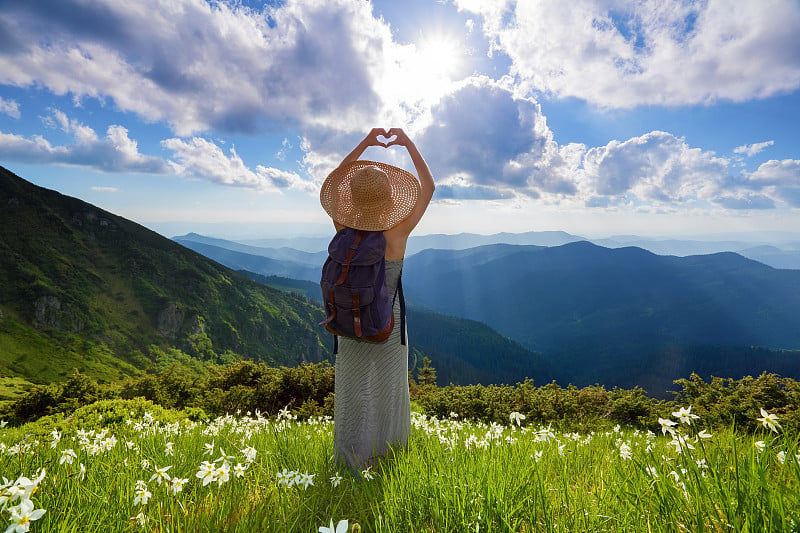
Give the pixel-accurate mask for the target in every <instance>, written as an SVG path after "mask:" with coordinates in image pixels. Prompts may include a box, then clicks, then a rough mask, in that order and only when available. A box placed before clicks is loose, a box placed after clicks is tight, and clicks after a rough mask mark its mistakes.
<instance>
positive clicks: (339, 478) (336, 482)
mask: <svg viewBox="0 0 800 533" xmlns="http://www.w3.org/2000/svg"><path fill="white" fill-rule="evenodd" d="M341 482H342V476H340V475H339V473H338V472H337V473H336V474H334V475H333V476H331V485H332V486H333V487H338V486H339V483H341Z"/></svg>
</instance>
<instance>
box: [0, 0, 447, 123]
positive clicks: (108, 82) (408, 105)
mask: <svg viewBox="0 0 800 533" xmlns="http://www.w3.org/2000/svg"><path fill="white" fill-rule="evenodd" d="M0 26H2V27H3V28H5V29H6V30H7V31H6V33H5V36H4V39H5V41H7V42H5V43H4V44H3V45H2V46H0V83H1V84H7V85H14V86H19V87H29V86H41V87H44V88H46V89H48V90H50V91H52V92H53V93H55V94H59V95H63V94H70V95H72V96H73V97H74V98H76V99H78V100H80V99H84V98H98V99H101V100H103V101H106V100H110V101H112V102H113V104H114V105H115V106H116V107H117V108H118V109H120V110H123V111H129V112H133V113H136V114H137V115H139V116H140V117H142V118H144V119H145V120H147V121H153V122H156V121H159V122H166V123H168V124H169V125H170V126H171V128H172V130H173V131H174V132H175V133H176V134H177V135H179V136H182V137H188V136H191V135H194V134H196V133H199V132H206V131H210V130H217V131H222V132H236V133H239V132H244V133H252V132H254V131H257V130H258V129H259V128H260V127H261V126H263V125H264V123H265V122H271V123H275V122H277V123H280V124H282V125H284V126H296V125H301V126H303V127H309V128H318V127H319V128H331V129H335V130H337V131H356V130H359V131H360V130H362V129H363V124H372V123H384V122H386V123H388V122H389V121H390V120H389V119H402V120H403V121H405V122H407V121H409V120H413V118H414V117H415V116H418V115H419V114H421V113H424V109H421V108H420V106H423V104H424V103H425V101H427V99H430V98H433V97H434V96H435V95H432V93H431V87H432V86H439V88H440V90H446V87H445V85H442V84H440V83H438V82H437V80H428V81H429V82H428V83H425V84H421V83H418V80H419V79H421V78H420V77H419V76H417V75H415V74H419V72H417V70H418V69H419V68H422V66H424V65H425V64H427V65H429V66H430V65H431V62H430V60H429V61H427V62H424V61H419V59H420V57H421V56H422V53H421V51H420V50H417V49H416V47H414V46H413V45H400V44H397V43H395V42H393V40H392V35H391V28H390V27H389V25H388V23H386V22H385V21H383V20H382V19H376V18H375V17H374V16H373V14H372V6H371V4H370V3H369V2H362V1H353V0H303V1H301V0H287V1H286V2H279V3H275V4H274V5H272V6H270V5H267V6H265V7H264V8H263V10H262V11H257V10H253V9H250V8H247V7H244V6H242V5H241V3H238V2H209V1H206V0H174V1H171V2H162V1H160V0H140V1H137V2H132V3H131V2H128V3H125V2H117V1H113V0H98V1H96V2H92V3H91V4H87V3H86V2H83V1H79V0H41V1H37V2H12V3H4V4H3V5H2V7H0ZM415 69H417V70H415ZM432 82H437V83H434V84H433V85H432V84H431V83H432ZM423 107H424V106H423ZM382 121H383V122H382ZM396 121H397V120H394V122H396Z"/></svg>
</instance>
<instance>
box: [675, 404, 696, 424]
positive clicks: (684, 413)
mask: <svg viewBox="0 0 800 533" xmlns="http://www.w3.org/2000/svg"><path fill="white" fill-rule="evenodd" d="M672 416H674V417H675V418H677V419H678V420H680V421H681V423H682V424H687V425H690V426H691V425H692V420H694V419H697V418H700V417H699V416H697V415H696V414H694V413H692V406H691V405H690V406H689V407H688V408H687V407H681V408H680V409H678V410H677V411H675V412H673V413H672Z"/></svg>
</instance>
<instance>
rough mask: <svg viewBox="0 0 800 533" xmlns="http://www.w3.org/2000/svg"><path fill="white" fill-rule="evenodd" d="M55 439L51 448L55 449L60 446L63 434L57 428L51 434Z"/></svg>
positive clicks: (51, 443)
mask: <svg viewBox="0 0 800 533" xmlns="http://www.w3.org/2000/svg"><path fill="white" fill-rule="evenodd" d="M50 435H51V436H52V437H53V440H52V442H50V447H51V448H53V449H55V448H56V446H58V443H59V441H60V440H61V433H59V432H58V430H57V429H56V428H53V431H52V432H51V433H50Z"/></svg>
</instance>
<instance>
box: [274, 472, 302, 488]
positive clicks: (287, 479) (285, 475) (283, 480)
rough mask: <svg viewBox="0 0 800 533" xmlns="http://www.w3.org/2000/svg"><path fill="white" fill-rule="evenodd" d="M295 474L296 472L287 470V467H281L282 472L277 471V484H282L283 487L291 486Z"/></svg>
mask: <svg viewBox="0 0 800 533" xmlns="http://www.w3.org/2000/svg"><path fill="white" fill-rule="evenodd" d="M296 475H297V472H289V471H288V470H287V469H285V468H284V469H283V472H278V473H277V476H278V485H283V486H284V487H291V486H292V485H294V479H295V476H296Z"/></svg>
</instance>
